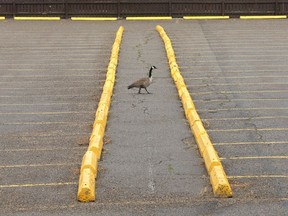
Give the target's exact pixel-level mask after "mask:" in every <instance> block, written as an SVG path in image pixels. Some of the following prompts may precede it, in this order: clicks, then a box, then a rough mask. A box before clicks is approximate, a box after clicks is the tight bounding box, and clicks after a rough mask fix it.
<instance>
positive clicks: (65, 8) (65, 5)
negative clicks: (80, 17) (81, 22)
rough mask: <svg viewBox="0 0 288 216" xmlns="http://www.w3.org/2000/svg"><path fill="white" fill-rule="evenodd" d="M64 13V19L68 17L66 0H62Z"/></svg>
mask: <svg viewBox="0 0 288 216" xmlns="http://www.w3.org/2000/svg"><path fill="white" fill-rule="evenodd" d="M64 13H65V19H68V2H67V0H64Z"/></svg>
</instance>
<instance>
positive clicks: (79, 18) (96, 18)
mask: <svg viewBox="0 0 288 216" xmlns="http://www.w3.org/2000/svg"><path fill="white" fill-rule="evenodd" d="M71 20H73V21H114V20H117V17H71Z"/></svg>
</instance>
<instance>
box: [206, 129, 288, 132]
mask: <svg viewBox="0 0 288 216" xmlns="http://www.w3.org/2000/svg"><path fill="white" fill-rule="evenodd" d="M207 131H211V132H240V131H288V128H237V129H207Z"/></svg>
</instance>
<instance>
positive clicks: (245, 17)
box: [240, 16, 287, 19]
mask: <svg viewBox="0 0 288 216" xmlns="http://www.w3.org/2000/svg"><path fill="white" fill-rule="evenodd" d="M286 18H287V16H240V19H286Z"/></svg>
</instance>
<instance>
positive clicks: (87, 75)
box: [1, 69, 97, 78]
mask: <svg viewBox="0 0 288 216" xmlns="http://www.w3.org/2000/svg"><path fill="white" fill-rule="evenodd" d="M30 70H31V69H30ZM1 77H2V78H23V77H24V78H36V77H37V78H39V77H40V78H50V77H57V78H60V77H61V78H68V77H97V75H95V74H94V75H89V74H81V75H80V74H79V75H77V74H65V75H18V74H17V75H16V76H15V75H14V76H9V75H6V76H1Z"/></svg>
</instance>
